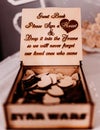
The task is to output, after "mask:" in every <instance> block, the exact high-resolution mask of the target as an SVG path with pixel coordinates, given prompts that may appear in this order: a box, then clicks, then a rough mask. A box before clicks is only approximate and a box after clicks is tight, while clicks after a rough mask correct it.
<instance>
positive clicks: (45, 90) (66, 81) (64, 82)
mask: <svg viewBox="0 0 100 130" xmlns="http://www.w3.org/2000/svg"><path fill="white" fill-rule="evenodd" d="M35 79H38V80H37V81H34V80H35ZM22 80H23V81H24V82H25V81H26V82H28V83H29V84H31V83H32V85H31V86H29V85H28V86H27V87H26V88H27V89H26V90H27V91H29V93H30V91H31V94H32V93H33V94H34V93H36V94H44V95H43V97H42V102H43V103H44V104H58V103H60V102H61V101H60V97H61V96H63V95H64V89H65V88H68V87H75V86H76V84H77V81H78V80H79V76H78V73H74V74H73V75H71V76H68V75H63V74H62V73H56V74H55V73H42V74H38V75H36V74H35V73H34V72H32V70H27V71H26V73H25V76H24V77H23V79H22ZM33 81H34V82H33ZM24 85H25V84H24ZM37 96H38V95H37Z"/></svg>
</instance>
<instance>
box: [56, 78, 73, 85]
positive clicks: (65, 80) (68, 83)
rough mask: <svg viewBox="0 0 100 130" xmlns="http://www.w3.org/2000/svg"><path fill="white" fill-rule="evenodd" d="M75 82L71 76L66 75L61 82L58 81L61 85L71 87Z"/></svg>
mask: <svg viewBox="0 0 100 130" xmlns="http://www.w3.org/2000/svg"><path fill="white" fill-rule="evenodd" d="M72 84H73V80H72V78H71V77H70V76H66V77H65V78H64V79H61V80H60V83H58V86H60V87H69V86H71V85H72Z"/></svg>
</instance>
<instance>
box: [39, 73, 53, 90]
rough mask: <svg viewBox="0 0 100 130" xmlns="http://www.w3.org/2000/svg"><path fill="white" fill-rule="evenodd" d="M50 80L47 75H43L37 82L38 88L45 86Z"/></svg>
mask: <svg viewBox="0 0 100 130" xmlns="http://www.w3.org/2000/svg"><path fill="white" fill-rule="evenodd" d="M51 83H52V82H51V78H50V77H49V76H48V75H44V76H42V77H41V81H39V82H38V83H37V85H38V87H40V88H45V87H47V86H48V85H50V84H51Z"/></svg>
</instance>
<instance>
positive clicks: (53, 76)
mask: <svg viewBox="0 0 100 130" xmlns="http://www.w3.org/2000/svg"><path fill="white" fill-rule="evenodd" d="M49 76H50V78H51V80H52V84H55V83H57V75H56V74H52V73H51V74H49Z"/></svg>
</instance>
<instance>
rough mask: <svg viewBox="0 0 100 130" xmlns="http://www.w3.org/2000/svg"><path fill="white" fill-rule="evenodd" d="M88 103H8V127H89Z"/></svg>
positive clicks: (89, 107) (89, 106)
mask: <svg viewBox="0 0 100 130" xmlns="http://www.w3.org/2000/svg"><path fill="white" fill-rule="evenodd" d="M90 109H91V105H90V104H64V105H54V106H53V105H52V106H47V105H32V104H31V105H27V104H26V105H25V104H24V105H8V106H7V113H8V121H9V128H89V127H90V118H91V115H90Z"/></svg>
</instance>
